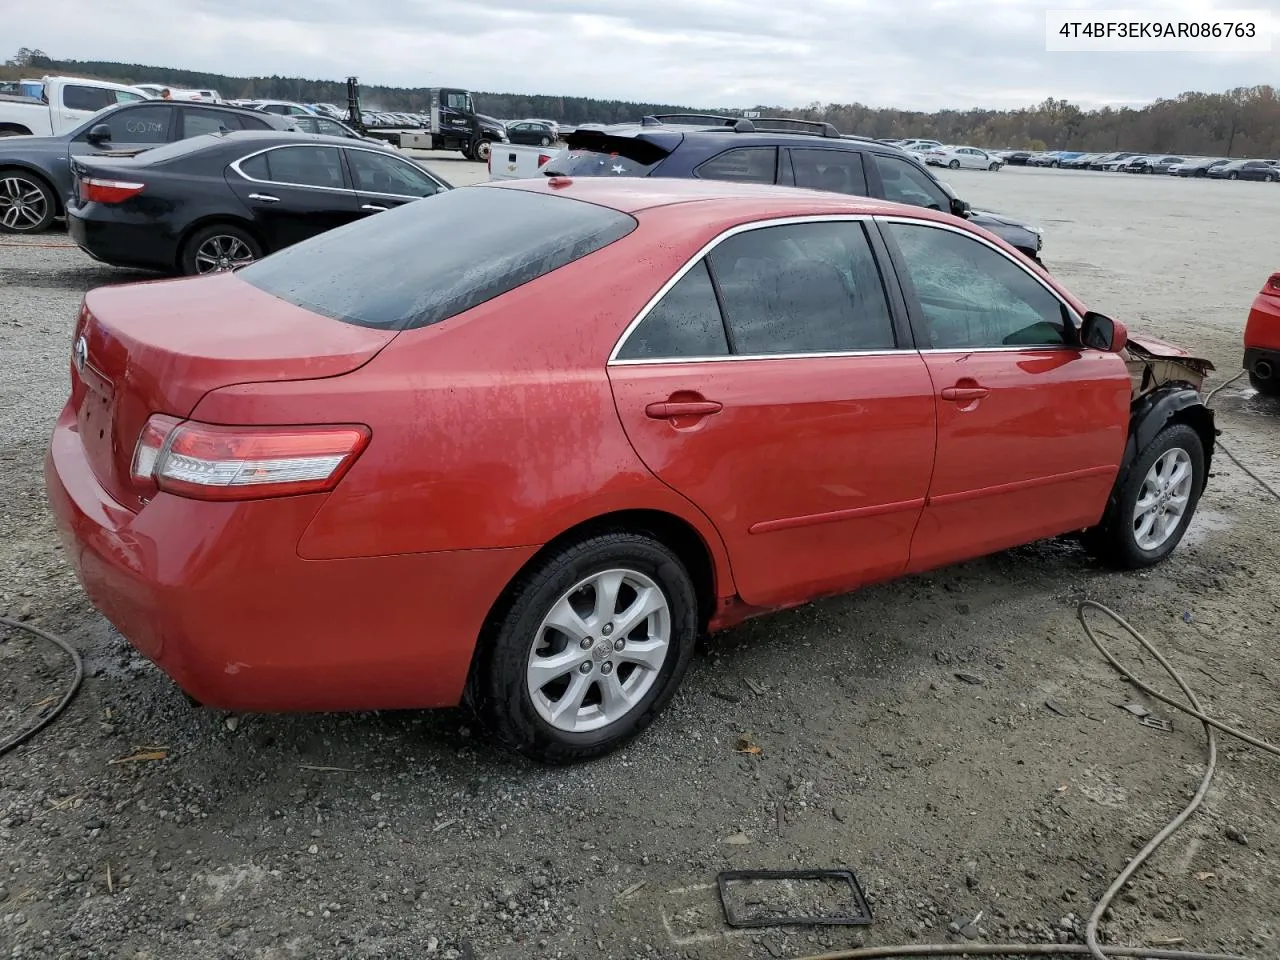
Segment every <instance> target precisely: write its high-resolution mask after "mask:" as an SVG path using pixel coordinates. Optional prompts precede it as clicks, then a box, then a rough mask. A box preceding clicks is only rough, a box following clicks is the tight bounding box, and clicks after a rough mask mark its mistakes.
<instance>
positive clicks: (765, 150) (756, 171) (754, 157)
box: [694, 147, 778, 183]
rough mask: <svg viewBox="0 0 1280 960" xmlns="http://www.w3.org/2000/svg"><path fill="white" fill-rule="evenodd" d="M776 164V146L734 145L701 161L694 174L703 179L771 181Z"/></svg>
mask: <svg viewBox="0 0 1280 960" xmlns="http://www.w3.org/2000/svg"><path fill="white" fill-rule="evenodd" d="M777 166H778V148H777V147H736V148H735V149H733V150H726V151H725V152H724V153H722V154H719V155H718V156H714V157H712V158H711V159H710V160H705V161H703V162H702V163H700V164H699V165H698V168H697V169H696V170H695V171H694V174H695V175H696V176H698V177H700V178H701V179H703V180H732V181H736V182H738V183H773V177H774V172H775V170H776V169H777Z"/></svg>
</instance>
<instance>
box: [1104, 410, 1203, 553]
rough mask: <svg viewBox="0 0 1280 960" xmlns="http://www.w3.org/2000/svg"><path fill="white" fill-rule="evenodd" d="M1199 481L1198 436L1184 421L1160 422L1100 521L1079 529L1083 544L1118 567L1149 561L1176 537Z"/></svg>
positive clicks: (1194, 502) (1173, 543) (1200, 448)
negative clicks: (1158, 429)
mask: <svg viewBox="0 0 1280 960" xmlns="http://www.w3.org/2000/svg"><path fill="white" fill-rule="evenodd" d="M1183 470H1185V471H1186V472H1185V473H1184V472H1181V471H1183ZM1204 482H1205V472H1204V445H1203V444H1202V443H1201V440H1200V435H1199V434H1198V433H1196V431H1195V430H1193V429H1192V428H1191V427H1189V426H1187V425H1186V424H1185V423H1175V424H1171V425H1170V426H1167V427H1165V428H1164V429H1163V430H1161V431H1160V432H1159V433H1158V434H1156V436H1155V438H1154V439H1152V441H1151V442H1150V443H1148V444H1147V446H1146V449H1144V450H1143V451H1142V452H1141V453H1140V454H1139V455H1138V458H1137V460H1135V461H1134V463H1133V466H1132V468H1131V469H1130V470H1129V473H1128V475H1127V476H1126V478H1125V480H1124V485H1123V487H1122V488H1121V489H1120V490H1119V491H1118V495H1117V496H1116V499H1115V503H1114V504H1113V506H1112V508H1111V509H1110V510H1108V511H1107V515H1106V516H1104V517H1103V518H1102V522H1101V523H1100V524H1098V526H1096V527H1092V528H1090V529H1089V530H1086V531H1085V535H1084V544H1085V547H1086V548H1087V549H1088V550H1089V552H1090V553H1092V554H1093V555H1094V556H1095V557H1097V558H1098V559H1099V560H1101V561H1102V562H1103V563H1105V564H1106V565H1107V566H1110V567H1115V568H1117V569H1120V570H1140V569H1142V568H1143V567H1150V566H1154V565H1155V564H1157V563H1159V562H1160V561H1162V560H1164V559H1165V558H1166V557H1167V556H1169V554H1171V553H1172V552H1173V551H1174V549H1175V548H1176V547H1177V546H1178V544H1179V543H1180V542H1181V540H1182V537H1183V534H1185V533H1186V531H1187V525H1188V524H1190V523H1191V518H1192V517H1193V516H1194V515H1195V512H1196V505H1197V504H1198V503H1199V502H1200V494H1201V493H1202V492H1203V491H1204ZM1178 510H1180V511H1181V512H1180V513H1179V512H1177V511H1178Z"/></svg>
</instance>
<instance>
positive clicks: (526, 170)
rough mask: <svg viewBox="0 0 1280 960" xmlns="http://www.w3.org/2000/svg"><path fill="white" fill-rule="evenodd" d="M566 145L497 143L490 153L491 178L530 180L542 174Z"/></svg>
mask: <svg viewBox="0 0 1280 960" xmlns="http://www.w3.org/2000/svg"><path fill="white" fill-rule="evenodd" d="M564 149H565V148H564V147H531V146H526V145H524V144H520V143H495V144H494V145H493V149H492V150H491V151H490V153H489V179H490V180H528V179H530V178H531V177H540V176H542V168H543V167H544V166H546V165H547V163H548V162H550V160H551V159H552V158H553V157H558V156H560V154H561V153H563V152H564Z"/></svg>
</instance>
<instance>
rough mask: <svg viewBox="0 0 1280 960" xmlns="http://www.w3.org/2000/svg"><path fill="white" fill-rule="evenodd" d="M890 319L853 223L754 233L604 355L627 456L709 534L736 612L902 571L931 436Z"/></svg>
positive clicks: (909, 352) (899, 326)
mask: <svg viewBox="0 0 1280 960" xmlns="http://www.w3.org/2000/svg"><path fill="white" fill-rule="evenodd" d="M719 304H723V313H722V311H721V309H720V305H719ZM903 319H905V318H904V316H903V314H902V311H901V310H897V311H895V310H891V309H890V307H889V300H888V299H887V297H886V291H885V287H884V285H883V284H882V281H881V276H880V273H879V271H878V269H877V262H876V258H875V257H874V256H873V253H872V241H871V239H870V237H869V235H868V234H867V232H866V227H865V225H864V223H863V222H861V221H859V220H856V219H845V220H812V221H806V222H802V223H792V224H787V225H775V226H770V225H768V224H761V225H754V226H753V227H752V228H751V229H749V230H747V231H746V232H742V233H737V234H735V235H732V236H729V237H728V238H727V239H724V240H723V241H722V242H721V243H719V244H718V245H717V246H716V247H715V248H714V249H713V250H712V251H711V253H710V254H708V255H707V256H706V257H704V258H702V259H700V260H698V261H697V262H696V263H694V264H693V265H692V266H691V267H690V268H689V269H688V270H687V272H685V273H684V274H683V276H682V277H681V278H680V280H679V281H678V282H677V283H675V284H674V286H672V287H671V288H670V290H668V291H667V293H666V294H665V295H664V296H663V297H662V298H661V299H660V300H659V301H658V302H657V303H656V304H654V305H653V306H652V307H651V308H650V309H649V310H648V312H647V313H646V315H645V316H644V318H643V319H642V321H641V322H640V323H639V324H638V325H637V326H636V327H635V328H634V329H633V330H632V331H631V333H630V335H629V336H628V337H627V338H626V339H625V340H624V342H623V343H622V344H620V346H619V348H618V349H617V351H615V357H614V358H613V359H612V360H611V361H610V364H609V379H610V381H611V383H612V385H613V391H614V397H615V400H616V402H617V407H618V413H619V416H620V417H621V419H622V423H623V425H624V427H625V428H626V431H627V435H628V437H629V438H630V440H631V443H632V445H633V446H634V447H635V449H636V451H637V452H638V453H639V455H640V457H641V458H642V459H643V460H644V462H645V464H646V465H647V466H648V467H649V469H650V470H652V471H653V472H654V473H655V474H656V475H657V476H658V477H659V478H660V479H662V480H663V481H664V482H665V483H667V484H668V485H669V486H671V487H672V488H674V489H675V490H676V491H678V492H679V493H681V494H683V495H684V496H685V497H687V498H688V499H689V500H690V501H692V502H693V503H694V504H695V505H696V506H697V507H698V508H699V509H701V510H702V512H703V513H705V514H706V515H707V516H708V517H709V518H710V519H711V521H712V522H713V523H714V524H715V525H716V527H717V529H718V530H719V532H720V535H721V536H722V538H723V539H724V542H725V545H726V547H727V549H728V552H729V558H730V563H731V564H732V568H733V574H734V579H735V581H736V584H737V589H738V593H739V595H740V596H741V597H742V599H743V600H745V601H746V602H747V603H751V604H758V605H761V606H779V605H785V604H788V603H795V602H800V601H803V600H805V599H808V598H810V597H812V596H815V595H818V594H822V593H828V592H837V591H841V590H846V589H849V588H850V587H853V586H856V585H857V584H859V583H863V582H866V581H869V580H874V579H880V578H884V577H890V576H894V575H896V574H899V573H901V572H903V570H904V569H905V568H906V563H907V557H908V551H909V546H910V542H911V534H912V531H913V530H914V529H915V525H916V522H917V520H918V519H919V516H920V513H921V510H922V509H923V506H924V502H925V495H926V493H927V490H928V485H929V474H930V471H931V469H932V466H933V447H934V430H935V427H934V400H933V391H932V387H931V385H930V382H929V375H928V371H927V370H926V368H925V365H924V361H923V360H922V359H921V357H920V354H919V353H918V352H916V350H915V349H914V348H913V347H912V345H911V344H910V342H909V336H910V335H909V331H908V329H907V328H906V326H905V324H903V323H902V321H903Z"/></svg>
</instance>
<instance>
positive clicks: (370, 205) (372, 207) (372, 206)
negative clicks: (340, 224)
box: [360, 203, 387, 213]
mask: <svg viewBox="0 0 1280 960" xmlns="http://www.w3.org/2000/svg"><path fill="white" fill-rule="evenodd" d="M360 209H361V210H372V211H373V212H374V213H381V212H382V211H384V210H386V209H387V208H386V207H380V206H378V205H377V204H376V203H362V204H361V205H360Z"/></svg>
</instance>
